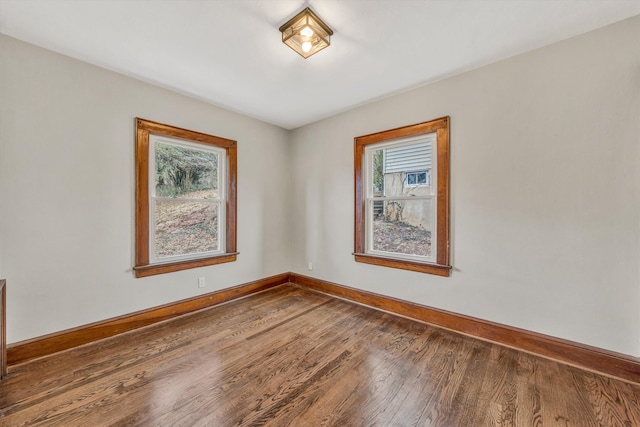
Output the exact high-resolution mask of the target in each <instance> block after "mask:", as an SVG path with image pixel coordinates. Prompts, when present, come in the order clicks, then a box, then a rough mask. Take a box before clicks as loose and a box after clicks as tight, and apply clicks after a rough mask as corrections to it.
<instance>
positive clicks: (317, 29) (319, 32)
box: [280, 7, 333, 59]
mask: <svg viewBox="0 0 640 427" xmlns="http://www.w3.org/2000/svg"><path fill="white" fill-rule="evenodd" d="M309 30H311V31H309ZM280 32H282V42H283V43H284V44H286V45H287V46H289V47H290V48H291V49H293V50H295V51H296V52H298V54H299V55H300V56H302V57H303V58H305V59H306V58H308V57H310V56H311V55H313V54H314V53H317V52H320V51H321V50H322V49H324V48H325V47H327V46H329V45H330V44H331V36H332V35H333V30H331V28H329V26H328V25H327V24H325V23H324V22H322V20H321V19H320V18H319V17H318V15H316V14H315V13H313V11H312V10H311V9H310V8H308V7H307V8H306V9H304V10H303V11H302V12H300V13H298V14H297V15H296V16H294V17H293V18H291V19H290V20H289V21H287V23H286V24H284V25H283V26H281V27H280ZM308 43H310V45H309V44H308Z"/></svg>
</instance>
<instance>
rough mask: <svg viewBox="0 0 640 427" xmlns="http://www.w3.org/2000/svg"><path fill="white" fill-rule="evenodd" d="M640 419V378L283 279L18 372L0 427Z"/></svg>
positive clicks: (0, 408)
mask: <svg viewBox="0 0 640 427" xmlns="http://www.w3.org/2000/svg"><path fill="white" fill-rule="evenodd" d="M21 425H46V426H81V425H82V426H109V425H113V426H137V425H149V426H286V425H293V426H385V427H386V426H456V427H460V426H563V427H565V426H578V427H588V426H607V427H609V426H624V427H629V426H640V385H634V384H629V383H625V382H622V381H618V380H614V379H610V378H607V377H603V376H600V375H597V374H594V373H590V372H586V371H582V370H580V369H577V368H573V367H569V366H566V365H562V364H559V363H556V362H553V361H550V360H546V359H542V358H539V357H536V356H533V355H530V354H526V353H522V352H518V351H515V350H511V349H508V348H505V347H501V346H498V345H494V344H490V343H486V342H483V341H478V340H475V339H472V338H468V337H465V336H462V335H459V334H455V333H452V332H448V331H446V330H443V329H439V328H436V327H432V326H429V325H425V324H421V323H418V322H415V321H411V320H408V319H405V318H401V317H397V316H393V315H391V314H388V313H384V312H380V311H376V310H373V309H369V308H367V307H363V306H360V305H356V304H352V303H349V302H345V301H342V300H338V299H335V298H332V297H329V296H326V295H323V294H317V293H314V292H311V291H308V290H303V289H300V288H297V287H294V286H290V285H285V286H281V287H278V288H274V289H271V290H268V291H265V292H263V293H260V294H255V295H252V296H249V297H247V298H244V299H241V300H236V301H232V302H230V303H227V304H223V305H220V306H217V307H213V308H210V309H206V310H203V311H200V312H197V313H194V314H191V315H187V316H183V317H180V318H178V319H175V320H171V321H167V322H164V323H161V324H157V325H153V326H150V327H147V328H144V329H141V330H137V331H133V332H129V333H127V334H123V335H120V336H117V337H113V338H109V339H105V340H102V341H98V342H96V343H92V344H88V345H85V346H83V347H79V348H76V349H73V350H69V351H66V352H63V353H59V354H57V355H53V356H50V357H45V358H42V359H38V360H34V361H31V362H28V363H24V364H21V365H17V366H14V367H11V368H10V369H9V375H8V376H7V378H6V380H5V381H4V382H3V383H1V384H0V426H21Z"/></svg>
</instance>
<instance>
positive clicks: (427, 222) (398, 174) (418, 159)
mask: <svg viewBox="0 0 640 427" xmlns="http://www.w3.org/2000/svg"><path fill="white" fill-rule="evenodd" d="M432 145H433V141H432V139H428V140H426V141H424V140H423V141H420V142H417V143H415V144H411V145H402V146H399V147H390V148H387V149H385V150H384V154H383V156H384V160H383V174H384V189H383V196H384V197H385V198H388V199H393V198H394V197H408V196H418V197H424V196H432V195H434V193H433V191H434V187H433V186H432V185H431V184H432ZM381 208H382V206H379V209H381ZM432 211H433V209H432V203H431V201H425V202H418V201H417V200H416V202H413V203H412V202H407V201H404V202H401V201H397V202H395V203H394V202H392V201H391V200H390V201H389V202H387V204H386V209H384V216H385V218H386V219H388V220H397V221H402V222H405V223H407V224H411V225H413V226H416V227H420V228H424V229H427V230H431V228H432V227H431V224H432V220H433V212H432ZM380 213H382V212H380Z"/></svg>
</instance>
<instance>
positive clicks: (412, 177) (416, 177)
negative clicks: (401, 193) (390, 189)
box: [404, 171, 429, 187]
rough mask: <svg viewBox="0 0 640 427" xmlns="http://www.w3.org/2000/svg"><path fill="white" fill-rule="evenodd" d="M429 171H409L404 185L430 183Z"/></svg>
mask: <svg viewBox="0 0 640 427" xmlns="http://www.w3.org/2000/svg"><path fill="white" fill-rule="evenodd" d="M428 177H429V175H428V171H421V172H407V173H406V175H405V179H404V185H405V186H406V187H411V186H416V185H429V178H428Z"/></svg>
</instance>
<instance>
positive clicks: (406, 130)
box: [354, 117, 451, 276]
mask: <svg viewBox="0 0 640 427" xmlns="http://www.w3.org/2000/svg"><path fill="white" fill-rule="evenodd" d="M354 153H355V159H354V165H355V174H354V175H355V192H356V197H355V200H356V204H355V243H354V256H355V260H356V261H357V262H364V263H368V264H374V265H381V266H386V267H393V268H401V269H405V270H413V271H419V272H423V273H431V274H436V275H440V276H448V275H449V273H450V270H451V266H450V265H449V118H448V117H443V118H440V119H435V120H432V121H429V122H424V123H419V124H416V125H410V126H405V127H402V128H397V129H391V130H388V131H383V132H378V133H374V134H370V135H365V136H360V137H357V138H355V147H354Z"/></svg>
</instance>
